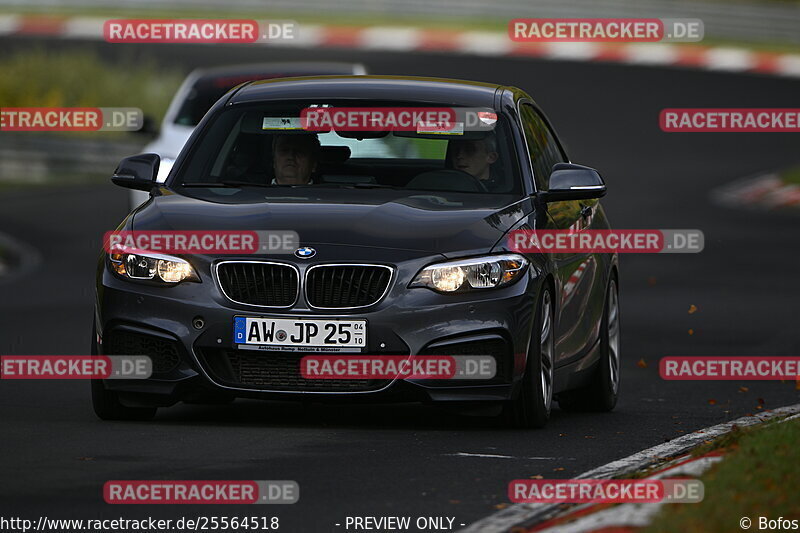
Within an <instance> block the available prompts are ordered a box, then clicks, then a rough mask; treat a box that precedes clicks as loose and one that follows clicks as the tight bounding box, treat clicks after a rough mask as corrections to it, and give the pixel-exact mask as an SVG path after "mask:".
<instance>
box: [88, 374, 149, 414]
mask: <svg viewBox="0 0 800 533" xmlns="http://www.w3.org/2000/svg"><path fill="white" fill-rule="evenodd" d="M92 407H94V414H96V415H97V417H98V418H100V419H101V420H150V419H151V418H153V417H154V416H156V411H157V410H158V408H156V407H128V406H127V405H123V404H122V402H120V401H119V396H118V395H117V393H116V392H114V391H110V390H108V389H106V388H105V386H104V385H103V381H102V380H99V379H93V380H92Z"/></svg>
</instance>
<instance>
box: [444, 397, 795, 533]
mask: <svg viewBox="0 0 800 533" xmlns="http://www.w3.org/2000/svg"><path fill="white" fill-rule="evenodd" d="M797 414H800V404H795V405H790V406H787V407H780V408H778V409H773V410H771V411H765V412H763V413H758V414H756V415H748V416H744V417H742V418H738V419H736V420H733V421H731V422H725V423H722V424H717V425H716V426H711V427H708V428H705V429H700V430H698V431H695V432H692V433H689V434H687V435H683V436H681V437H678V438H676V439H673V440H671V441H669V442H665V443H664V444H659V445H657V446H653V447H652V448H648V449H646V450H642V451H640V452H637V453H635V454H633V455H630V456H628V457H625V458H624V459H619V460H617V461H613V462H611V463H608V464H605V465H603V466H600V467H598V468H595V469H593V470H589V471H588V472H584V473H583V474H581V475H579V476H576V479H611V478H615V477H623V476H626V475H630V474H632V473H634V472H637V471H640V470H643V469H645V468H648V467H650V466H653V465H657V464H660V463H662V462H664V461H667V460H671V459H673V458H676V457H680V456H682V455H684V454H686V453H688V452H689V451H690V450H692V449H693V448H695V447H697V446H699V445H701V444H703V443H704V442H705V441H707V440H709V439H713V438H716V437H718V436H720V435H724V434H725V433H729V432H730V431H732V430H733V428H734V426H735V427H740V428H742V427H748V426H752V425H755V424H760V423H763V422H766V421H768V420H771V419H773V418H776V417H779V416H793V415H797ZM563 505H564V504H561V503H515V504H512V505H510V506H508V507H506V508H505V509H502V510H500V511H498V512H496V513H493V514H491V515H489V516H487V517H485V518H482V519H480V520H478V521H476V522H473V523H472V524H470V525H469V526H467V527H466V528H463V529H461V530H459V531H460V533H478V532H480V533H505V532H507V531H509V530H511V529H512V528H520V527H525V526H527V527H532V526H533V525H535V524H541V523H544V522H545V521H547V520H550V519H552V518H553V517H554V516H555V515H557V514H558V513H559V511H561V510H562V508H563ZM636 505H657V504H636ZM579 531H586V529H582V530H579Z"/></svg>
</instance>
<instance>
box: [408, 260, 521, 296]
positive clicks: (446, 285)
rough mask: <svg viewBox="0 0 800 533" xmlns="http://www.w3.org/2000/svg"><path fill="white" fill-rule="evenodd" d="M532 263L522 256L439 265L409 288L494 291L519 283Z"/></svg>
mask: <svg viewBox="0 0 800 533" xmlns="http://www.w3.org/2000/svg"><path fill="white" fill-rule="evenodd" d="M527 266H528V260H527V259H525V258H524V257H523V256H521V255H518V254H503V255H489V256H485V257H476V258H473V259H462V260H458V261H448V262H446V263H437V264H435V265H429V266H426V267H425V268H423V269H422V270H421V271H420V273H419V274H417V276H416V277H415V278H414V281H412V282H411V284H410V285H409V287H427V288H429V289H433V290H435V291H439V292H456V291H466V290H473V289H494V288H497V287H502V286H504V285H508V284H509V283H513V282H514V281H516V280H517V279H519V278H520V277H521V276H522V274H523V273H524V272H525V269H526V268H527Z"/></svg>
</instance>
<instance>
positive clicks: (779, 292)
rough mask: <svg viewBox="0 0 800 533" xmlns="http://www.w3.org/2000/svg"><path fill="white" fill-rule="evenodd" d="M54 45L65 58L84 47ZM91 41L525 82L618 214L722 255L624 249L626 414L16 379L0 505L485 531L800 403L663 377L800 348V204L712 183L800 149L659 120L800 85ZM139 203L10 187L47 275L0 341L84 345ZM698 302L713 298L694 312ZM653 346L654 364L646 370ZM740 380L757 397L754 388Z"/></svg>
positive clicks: (2, 508)
mask: <svg viewBox="0 0 800 533" xmlns="http://www.w3.org/2000/svg"><path fill="white" fill-rule="evenodd" d="M32 43H33V41H26V40H20V39H15V40H0V48H2V49H3V50H4V51H6V52H10V51H12V50H13V49H15V48H17V47H24V46H30V45H31V44H32ZM36 43H37V44H40V43H42V41H36ZM44 45H45V46H48V47H50V48H51V49H53V50H54V51H55V49H56V47H57V48H59V49H63V47H65V46H74V47H78V46H89V45H87V44H85V43H80V42H69V43H66V44H65V43H63V42H50V43H47V42H45V43H44ZM92 46H95V47H99V50H100V51H101V53H102V54H103V55H106V56H108V57H120V58H122V57H124V58H128V60H132V59H136V58H146V57H153V58H154V59H155V60H156V61H158V62H160V63H162V64H164V65H168V66H174V67H175V68H177V69H179V70H181V71H182V72H183V71H188V70H189V69H190V68H192V67H195V66H199V65H201V64H220V63H225V62H251V61H261V60H281V61H292V60H312V59H313V60H343V61H358V62H363V63H364V64H365V65H366V66H367V68H368V70H369V71H370V72H371V73H375V74H403V75H423V76H441V77H453V78H465V79H475V80H482V81H491V82H499V83H504V84H510V85H517V86H519V87H522V88H523V89H525V90H527V91H528V92H529V93H531V94H532V95H533V97H534V98H535V99H536V100H537V102H538V103H539V104H540V105H541V106H542V107H543V108H544V109H545V111H546V112H547V113H548V115H549V117H550V119H551V121H552V122H553V123H554V124H555V126H556V128H557V130H558V131H559V134H560V135H561V136H562V138H563V139H565V140H566V143H567V148H568V150H569V153H570V157H571V159H572V160H573V161H574V162H578V163H582V164H587V165H590V166H594V167H596V168H598V169H600V171H601V172H602V174H603V175H604V177H605V179H606V182H607V184H608V188H609V194H608V196H607V197H606V199H604V200H603V202H604V204H605V206H606V209H607V212H608V213H609V216H610V219H611V222H612V224H613V225H614V226H615V227H616V228H631V229H634V228H675V229H686V228H699V229H702V230H703V231H704V232H705V237H706V249H705V251H703V252H702V253H700V254H674V255H669V254H663V255H633V254H629V255H625V256H623V257H622V260H621V266H622V272H621V288H622V294H621V300H622V313H623V315H622V319H623V339H622V341H623V352H622V353H623V367H622V388H621V398H620V402H619V404H618V406H617V409H616V410H615V411H614V412H613V413H610V414H601V415H597V414H569V413H563V412H561V411H559V410H558V409H555V410H554V412H553V416H552V419H551V421H550V424H549V425H548V427H547V428H546V429H544V430H540V431H516V430H509V429H504V428H503V427H501V426H499V425H498V423H497V422H496V421H495V420H494V419H493V418H491V417H486V416H479V415H480V413H453V412H449V411H446V410H440V409H435V408H431V407H426V406H419V405H394V406H384V405H374V406H324V405H316V404H309V405H300V404H283V403H280V404H279V403H262V402H255V401H244V400H238V401H237V402H235V403H233V404H231V405H226V406H210V407H206V406H192V405H180V406H177V407H174V408H171V409H167V410H161V411H160V412H159V414H158V416H157V418H156V419H155V420H154V421H153V422H148V423H138V422H135V423H108V422H101V421H99V420H98V419H96V418H95V416H94V414H93V412H92V409H91V404H90V399H89V386H88V383H86V382H80V381H3V382H0V420H2V428H3V429H2V437H0V465H2V466H1V467H0V468H2V470H1V471H2V477H3V483H2V486H1V487H0V514H2V515H4V516H22V517H27V518H35V517H38V516H39V515H42V514H44V515H47V516H48V517H50V518H69V517H74V518H100V517H105V518H115V517H126V518H142V517H146V516H148V515H151V516H161V517H169V518H177V517H180V516H182V515H183V516H197V515H206V516H208V515H211V514H214V515H217V516H223V515H227V516H255V515H261V514H263V515H268V516H269V515H275V516H279V517H280V519H281V530H283V531H344V530H345V529H344V527H343V524H344V520H345V517H346V516H348V515H357V516H364V515H370V516H383V515H400V516H412V517H417V516H422V515H424V516H452V517H455V519H456V520H455V523H456V524H457V525H460V524H469V523H470V522H473V521H475V520H477V519H479V518H481V517H483V516H486V515H488V514H490V513H492V512H494V511H495V510H496V508H497V507H496V506H498V505H501V506H502V504H504V503H507V502H508V498H507V495H506V491H507V484H508V482H509V481H511V480H513V479H517V478H528V477H529V476H532V475H536V474H541V475H543V476H545V477H551V478H567V477H574V476H575V475H577V474H579V473H581V472H584V471H586V470H589V469H591V468H593V467H596V466H599V465H602V464H604V463H607V462H609V461H612V460H614V459H618V458H621V457H624V456H626V455H629V454H631V453H634V452H636V451H638V450H640V449H643V448H646V447H649V446H653V445H656V444H659V443H662V442H664V441H666V440H669V439H672V438H675V437H677V436H679V435H681V434H683V433H685V432H690V431H693V430H696V429H699V428H702V427H706V426H709V425H712V424H716V423H719V422H723V421H726V420H730V419H733V418H736V417H738V416H741V415H745V414H747V413H754V412H757V411H758V409H759V407H760V406H761V403H760V402H763V408H764V409H769V408H773V407H778V406H783V405H789V404H793V403H797V401H798V395H800V392H799V391H797V390H796V388H795V383H794V382H791V383H789V382H787V383H780V382H766V381H765V382H747V383H744V382H733V381H728V382H726V381H719V382H691V381H688V382H666V381H662V380H661V379H660V378H659V375H658V360H659V358H660V357H662V356H666V355H678V356H681V355H686V356H690V355H719V356H725V355H765V356H766V355H769V356H797V355H800V353H798V352H799V351H800V332H798V328H797V324H798V315H797V311H798V307H797V300H798V292H797V287H798V282H797V275H798V269H797V265H798V264H800V247H798V241H800V237H798V235H800V218H797V217H791V216H787V215H780V214H773V213H759V212H744V211H735V210H730V209H726V208H721V207H717V206H715V205H713V204H712V203H711V202H710V201H709V191H710V190H711V189H712V188H714V187H716V186H719V185H722V184H725V183H727V182H729V181H732V180H734V179H737V178H740V177H743V176H747V175H749V174H753V173H756V172H758V171H762V170H772V169H777V168H780V167H783V166H786V165H790V164H796V163H798V162H799V161H798V159H800V155H798V151H797V146H798V145H797V137H796V136H794V137H793V136H792V135H791V134H779V133H761V134H734V133H727V134H725V133H723V134H706V133H695V134H677V133H671V134H668V133H663V132H661V131H660V129H659V127H658V113H659V111H660V110H661V109H662V108H665V107H775V108H778V107H797V95H798V94H800V80H793V79H780V78H770V77H764V76H758V75H740V74H730V73H721V72H703V71H690V70H681V69H659V68H649V67H630V66H619V65H611V64H600V63H573V62H549V61H548V62H546V61H539V60H533V59H525V58H519V59H514V58H494V57H489V58H482V57H470V56H451V55H446V54H435V53H425V54H422V53H415V54H403V53H388V52H348V51H343V50H330V49H329V50H297V49H284V50H279V49H265V48H256V47H233V46H228V47H223V46H217V47H213V46H199V45H198V46H180V45H161V46H158V45H142V46H138V47H135V48H133V47H131V46H130V45H92ZM87 83H91V82H90V80H87ZM119 105H120V106H127V105H130V106H134V105H136V103H135V102H119ZM111 170H112V169H109V174H110V172H111ZM126 201H127V191H126V190H124V189H120V188H117V187H114V186H113V185H111V183H110V182H109V183H108V184H105V185H102V186H96V187H92V186H74V187H66V186H60V187H53V188H52V189H46V190H44V191H42V190H40V189H36V188H33V189H27V190H25V189H23V190H19V191H12V192H3V193H0V232H3V233H5V234H7V235H10V236H13V237H14V238H15V239H17V240H19V241H21V242H24V243H27V244H28V245H30V246H32V247H33V248H35V249H36V250H38V252H39V254H40V256H41V257H40V262H39V266H38V267H37V268H36V269H35V270H34V271H32V272H29V273H27V274H26V275H24V276H23V277H20V278H18V279H16V280H14V281H13V282H11V283H5V284H0V353H2V354H19V355H39V354H74V355H78V354H86V353H87V352H88V350H89V340H90V327H91V325H90V319H91V314H92V303H93V290H94V273H95V272H94V271H95V263H96V259H97V257H98V253H99V250H100V243H101V237H102V234H103V233H104V232H105V231H109V230H112V229H114V228H115V227H116V226H117V224H118V223H119V221H120V220H121V219H122V217H123V216H124V212H125V208H126ZM690 305H695V306H697V308H698V311H697V312H696V313H694V314H689V313H688V309H689V307H690ZM690 328H691V329H693V331H694V334H693V335H690V334H689V332H688V331H689V329H690ZM642 359H643V360H644V361H645V362H646V367H643V366H640V365H639V364H637V362H639V361H640V360H642ZM743 385H745V386H746V387H748V388H749V390H748V391H747V392H741V391H740V390H739V389H740V387H741V386H743ZM464 454H475V455H464ZM110 479H265V480H282V479H291V480H296V481H297V482H298V483H299V484H300V489H301V497H300V502H299V503H297V504H295V505H292V506H269V507H261V506H259V507H255V508H254V507H243V506H238V507H237V506H227V507H220V506H213V507H199V506H197V507H194V506H175V507H167V506H128V507H114V506H110V505H106V504H105V503H104V502H103V498H102V486H103V483H104V482H106V481H107V480H110ZM337 523H340V524H342V527H336V526H335V524H337Z"/></svg>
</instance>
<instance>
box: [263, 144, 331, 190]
mask: <svg viewBox="0 0 800 533" xmlns="http://www.w3.org/2000/svg"><path fill="white" fill-rule="evenodd" d="M319 152H320V144H319V139H318V138H317V136H316V134H313V135H310V134H299V135H276V136H275V138H274V139H273V141H272V167H273V171H274V173H275V177H274V178H273V180H272V184H273V185H309V184H311V183H313V180H312V179H311V174H312V173H313V172H314V171H315V170H316V169H317V161H318V160H319Z"/></svg>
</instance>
